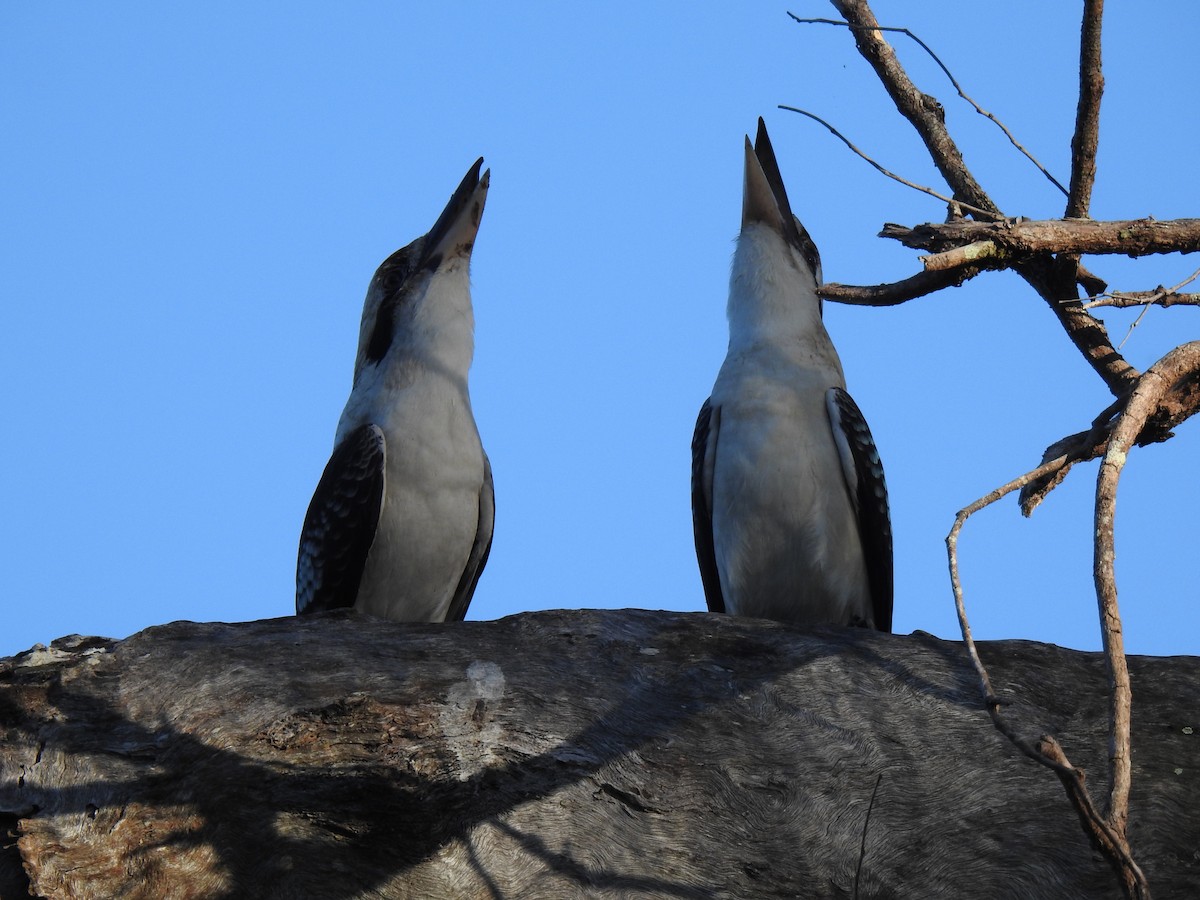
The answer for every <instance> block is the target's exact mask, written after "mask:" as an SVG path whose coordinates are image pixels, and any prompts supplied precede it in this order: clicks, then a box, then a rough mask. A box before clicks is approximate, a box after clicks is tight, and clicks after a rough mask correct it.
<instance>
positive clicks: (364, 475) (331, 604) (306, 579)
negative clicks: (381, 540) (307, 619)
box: [296, 425, 386, 614]
mask: <svg viewBox="0 0 1200 900" xmlns="http://www.w3.org/2000/svg"><path fill="white" fill-rule="evenodd" d="M385 457H386V446H385V441H384V437H383V431H381V430H380V429H379V427H378V426H375V425H362V426H360V427H359V428H356V429H355V430H354V431H352V432H350V433H349V434H348V435H346V437H345V438H344V439H343V440H342V442H341V443H340V444H338V445H337V446H336V447H335V448H334V450H333V455H332V456H331V457H330V458H329V463H328V464H327V465H326V466H325V471H324V473H323V474H322V475H321V480H320V482H319V483H318V484H317V489H316V491H315V492H314V493H313V498H312V502H310V503H309V505H308V513H307V515H305V517H304V528H303V529H302V530H301V532H300V554H299V557H298V559H297V561H296V613H297V614H302V613H311V612H322V611H324V610H327V609H336V608H338V607H344V606H353V605H354V601H355V599H356V598H357V597H358V586H359V583H360V582H361V581H362V575H363V569H364V568H365V567H366V563H367V554H368V553H369V552H370V550H371V544H372V542H374V540H375V531H376V529H377V528H378V526H379V513H380V510H381V509H382V506H383V488H384V460H385Z"/></svg>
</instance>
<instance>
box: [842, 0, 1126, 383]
mask: <svg viewBox="0 0 1200 900" xmlns="http://www.w3.org/2000/svg"><path fill="white" fill-rule="evenodd" d="M830 2H831V3H832V4H833V6H834V7H835V8H836V9H837V10H838V12H840V13H841V14H842V17H843V18H844V19H845V20H846V21H847V22H848V23H849V25H850V26H851V27H850V33H851V34H852V35H854V42H855V44H856V46H857V47H858V51H859V53H860V54H861V55H862V57H863V58H864V59H865V60H866V61H867V63H868V64H869V65H870V66H871V68H872V69H874V70H875V74H876V75H877V76H878V77H879V80H880V81H881V82H882V83H883V86H884V89H885V90H886V91H887V92H888V95H889V96H890V97H891V98H892V102H893V103H895V104H896V109H897V110H899V112H900V114H901V115H902V116H904V117H905V118H906V119H908V121H909V123H910V124H911V125H912V126H913V128H915V129H916V131H917V134H918V135H920V137H921V140H922V141H923V142H924V144H925V147H926V149H927V150H928V151H929V155H930V156H931V157H932V159H933V163H934V165H935V166H936V167H937V169H938V171H939V172H940V173H941V175H942V177H943V178H945V179H946V183H947V184H949V185H950V187H951V188H953V190H954V196H955V198H956V199H958V200H960V201H963V202H966V203H969V204H971V205H972V206H974V207H977V208H981V209H987V210H992V211H993V214H992V216H991V217H990V218H993V219H1000V218H1002V217H1003V216H1002V214H1001V212H1000V209H999V207H997V206H996V205H995V203H993V202H992V199H991V198H990V197H989V196H988V195H987V192H986V191H984V190H983V188H982V187H981V186H980V184H979V182H977V181H976V180H975V177H974V176H973V175H972V174H971V172H970V171H969V170H968V169H967V167H966V164H965V163H964V162H963V158H962V153H961V152H960V151H959V149H958V146H957V145H956V144H955V142H954V139H953V138H951V137H950V133H949V132H948V131H947V130H946V123H945V117H944V112H943V110H942V107H941V104H939V103H938V102H937V100H936V99H935V98H933V97H930V96H929V95H927V94H924V93H922V92H921V91H920V90H918V89H917V87H916V86H915V85H914V84H913V83H912V80H911V79H910V78H909V77H908V74H907V73H906V72H905V71H904V68H903V67H902V66H901V65H900V62H899V60H897V59H896V53H895V51H894V50H892V48H891V47H890V46H889V45H888V43H887V41H885V40H884V39H883V35H882V33H881V32H880V31H879V22H878V21H877V20H876V19H875V15H874V13H872V12H871V9H870V7H869V6H868V5H867V2H866V0H830ZM979 217H981V216H977V218H979ZM983 218H987V217H983ZM963 243H969V241H964V242H963ZM1014 268H1015V270H1016V271H1017V273H1018V274H1020V275H1021V277H1022V278H1024V279H1025V280H1026V281H1027V282H1028V283H1029V284H1030V286H1032V287H1033V289H1034V290H1036V291H1037V292H1038V294H1039V295H1040V296H1041V297H1042V299H1043V300H1045V301H1046V302H1047V303H1048V304H1050V308H1051V310H1052V311H1053V312H1054V315H1055V316H1056V317H1057V318H1058V321H1059V324H1060V325H1062V327H1063V330H1064V331H1066V333H1067V337H1068V338H1070V340H1071V342H1072V343H1073V344H1074V345H1075V346H1076V348H1077V349H1078V350H1079V352H1080V353H1082V354H1083V357H1084V359H1086V360H1087V361H1088V363H1089V364H1090V365H1091V366H1092V368H1093V369H1094V370H1095V371H1096V373H1097V374H1098V375H1099V376H1100V377H1101V378H1102V379H1104V383H1105V385H1107V387H1108V389H1109V390H1110V391H1112V393H1113V394H1114V395H1115V396H1118V397H1119V396H1122V395H1123V394H1125V393H1126V392H1127V391H1128V390H1129V387H1130V386H1131V385H1132V384H1133V382H1134V381H1136V380H1137V377H1138V375H1139V374H1140V373H1139V372H1138V371H1137V369H1135V368H1134V367H1133V366H1131V365H1130V364H1129V362H1128V361H1127V360H1126V359H1125V358H1124V357H1123V356H1121V354H1120V353H1118V352H1117V350H1116V348H1115V347H1113V345H1112V341H1110V340H1109V338H1108V332H1107V331H1106V330H1105V328H1104V325H1103V324H1102V323H1101V322H1099V321H1097V320H1096V319H1095V318H1094V317H1093V316H1092V315H1091V314H1089V313H1088V312H1087V311H1086V310H1084V309H1083V308H1082V307H1081V306H1080V304H1079V302H1078V300H1076V301H1074V302H1071V303H1065V302H1063V301H1064V299H1065V298H1068V297H1071V296H1072V295H1074V294H1075V293H1076V292H1075V283H1076V281H1077V280H1079V279H1080V278H1082V277H1083V273H1081V272H1080V269H1079V265H1078V260H1075V259H1073V258H1071V257H1070V256H1064V257H1063V258H1062V262H1061V263H1056V262H1055V260H1053V259H1052V258H1051V257H1050V256H1046V257H1045V258H1040V259H1030V260H1025V261H1021V262H1019V263H1017V265H1016V266H1014ZM1088 281H1089V283H1090V284H1091V285H1093V286H1094V285H1095V281H1094V280H1092V279H1090V278H1089V279H1088ZM1089 289H1094V287H1093V288H1089Z"/></svg>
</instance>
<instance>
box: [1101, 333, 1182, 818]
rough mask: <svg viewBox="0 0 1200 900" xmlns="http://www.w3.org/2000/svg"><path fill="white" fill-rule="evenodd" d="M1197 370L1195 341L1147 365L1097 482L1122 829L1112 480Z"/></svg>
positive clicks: (1124, 802)
mask: <svg viewBox="0 0 1200 900" xmlns="http://www.w3.org/2000/svg"><path fill="white" fill-rule="evenodd" d="M1198 374H1200V341H1192V342H1191V343H1187V344H1183V345H1182V346H1179V347H1176V348H1175V349H1174V350H1172V351H1171V352H1170V353H1168V354H1167V355H1166V356H1164V357H1163V358H1162V359H1161V360H1159V361H1158V362H1156V363H1155V364H1154V365H1153V366H1151V367H1150V368H1149V369H1148V370H1147V371H1146V373H1145V374H1144V375H1142V377H1141V378H1139V379H1138V384H1137V387H1135V388H1134V390H1133V393H1132V395H1131V396H1130V398H1129V402H1128V403H1127V404H1126V405H1125V409H1124V410H1123V411H1122V412H1121V414H1120V415H1119V416H1118V417H1117V420H1116V423H1115V424H1114V425H1113V429H1112V435H1111V437H1110V438H1109V440H1108V448H1107V450H1106V451H1105V454H1104V460H1103V462H1102V463H1101V464H1100V473H1099V476H1098V477H1097V481H1096V538H1095V563H1094V575H1095V581H1096V598H1097V600H1098V601H1099V604H1100V618H1101V623H1102V625H1103V635H1104V650H1105V654H1106V656H1107V659H1108V665H1109V678H1110V680H1111V681H1112V691H1113V700H1112V708H1111V710H1110V716H1111V720H1112V726H1113V744H1112V748H1111V750H1110V753H1111V757H1110V761H1111V763H1112V767H1113V782H1112V793H1111V797H1110V800H1109V809H1108V818H1109V821H1110V823H1111V824H1112V825H1113V827H1114V828H1116V829H1117V830H1119V831H1122V832H1123V831H1124V829H1125V820H1126V819H1127V817H1128V813H1129V781H1130V759H1129V703H1130V691H1129V672H1128V669H1127V668H1126V663H1125V652H1124V639H1123V636H1122V634H1121V619H1120V615H1119V614H1118V611H1117V586H1116V579H1115V574H1114V567H1113V560H1114V552H1113V522H1114V519H1115V516H1116V503H1117V481H1118V479H1119V478H1120V475H1121V470H1122V469H1123V468H1124V466H1125V460H1126V458H1127V456H1128V453H1129V450H1130V448H1131V447H1132V446H1133V444H1134V443H1135V442H1136V441H1137V439H1138V437H1139V436H1140V435H1141V433H1142V430H1143V428H1144V427H1145V425H1146V421H1147V420H1148V419H1149V417H1150V416H1151V415H1152V414H1153V413H1154V412H1156V411H1157V410H1158V408H1159V406H1160V404H1161V402H1162V400H1163V399H1164V398H1165V397H1166V396H1167V394H1168V393H1169V392H1171V391H1172V390H1173V389H1174V388H1175V386H1176V385H1177V384H1179V383H1180V382H1181V381H1183V380H1186V379H1190V378H1192V377H1195V376H1196V375H1198Z"/></svg>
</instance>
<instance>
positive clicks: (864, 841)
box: [853, 772, 883, 900]
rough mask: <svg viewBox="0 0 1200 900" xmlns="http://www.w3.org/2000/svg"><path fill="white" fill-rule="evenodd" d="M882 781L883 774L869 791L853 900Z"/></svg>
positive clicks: (856, 895) (855, 874) (856, 899)
mask: <svg viewBox="0 0 1200 900" xmlns="http://www.w3.org/2000/svg"><path fill="white" fill-rule="evenodd" d="M881 781H883V773H882V772H880V773H879V776H878V777H877V778H876V779H875V789H874V790H872V791H871V802H870V803H868V804H867V815H866V818H864V819H863V830H862V841H861V842H860V844H859V847H858V865H857V866H855V867H854V895H853V896H854V900H858V877H859V876H860V875H861V874H862V864H863V859H865V858H866V855H867V826H868V825H870V824H871V810H872V809H874V808H875V795H876V794H878V793H879V783H880V782H881Z"/></svg>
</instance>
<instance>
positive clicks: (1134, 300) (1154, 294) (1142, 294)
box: [1083, 287, 1200, 309]
mask: <svg viewBox="0 0 1200 900" xmlns="http://www.w3.org/2000/svg"><path fill="white" fill-rule="evenodd" d="M1103 306H1107V307H1111V308H1113V309H1126V308H1128V307H1131V306H1161V307H1162V308H1163V309H1166V308H1167V307H1169V306H1200V294H1179V293H1176V292H1174V291H1170V290H1167V289H1165V288H1163V287H1158V288H1156V289H1155V290H1153V291H1118V292H1116V293H1112V294H1103V295H1101V296H1098V297H1096V299H1095V300H1089V301H1088V302H1087V303H1085V304H1083V308H1084V309H1096V308H1098V307H1103Z"/></svg>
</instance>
